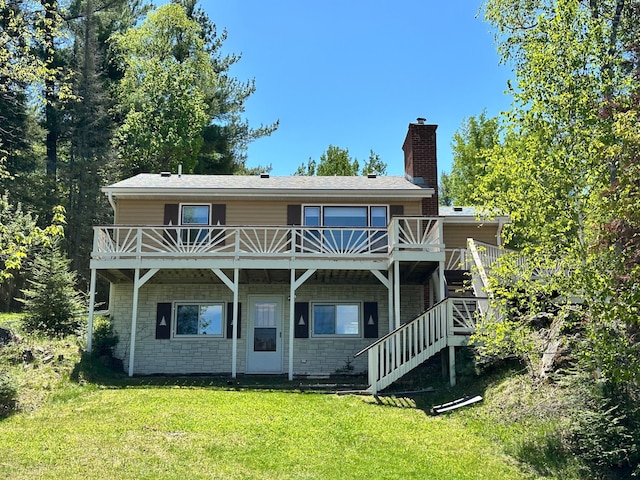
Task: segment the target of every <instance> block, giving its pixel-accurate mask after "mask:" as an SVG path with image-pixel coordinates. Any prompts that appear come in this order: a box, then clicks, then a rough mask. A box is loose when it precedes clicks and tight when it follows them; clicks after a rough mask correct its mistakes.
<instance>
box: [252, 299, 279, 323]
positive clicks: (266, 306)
mask: <svg viewBox="0 0 640 480" xmlns="http://www.w3.org/2000/svg"><path fill="white" fill-rule="evenodd" d="M277 310H278V304H277V303H274V302H256V304H255V307H254V310H253V324H254V325H255V326H256V327H275V326H276V313H277Z"/></svg>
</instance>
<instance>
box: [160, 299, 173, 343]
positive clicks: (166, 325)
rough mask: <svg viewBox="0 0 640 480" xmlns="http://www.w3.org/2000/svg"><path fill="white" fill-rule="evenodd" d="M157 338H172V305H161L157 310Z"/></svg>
mask: <svg viewBox="0 0 640 480" xmlns="http://www.w3.org/2000/svg"><path fill="white" fill-rule="evenodd" d="M156 338H157V339H167V338H171V304H170V303H159V304H158V307H157V309H156Z"/></svg>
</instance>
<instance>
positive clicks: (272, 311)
mask: <svg viewBox="0 0 640 480" xmlns="http://www.w3.org/2000/svg"><path fill="white" fill-rule="evenodd" d="M282 304H283V299H282V297H280V296H271V295H269V296H249V335H248V338H247V373H282Z"/></svg>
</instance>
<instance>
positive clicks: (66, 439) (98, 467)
mask: <svg viewBox="0 0 640 480" xmlns="http://www.w3.org/2000/svg"><path fill="white" fill-rule="evenodd" d="M82 388H83V387H78V389H79V390H82ZM84 388H87V391H86V392H78V394H77V395H71V396H69V398H67V399H66V400H60V399H58V400H54V401H53V402H50V403H48V404H46V405H45V406H43V407H41V408H39V409H37V410H35V411H34V412H32V413H22V414H18V415H14V416H11V417H9V418H7V419H5V420H3V421H0V478H11V479H29V480H31V479H34V478H38V479H46V478H51V479H72V478H90V479H96V478H109V479H116V478H118V479H123V478H132V479H133V478H135V479H140V478H176V479H178V478H179V479H192V478H232V479H235V478H251V479H254V478H266V479H269V478H278V479H280V478H309V479H311V478H319V479H320V478H322V479H336V478H355V479H357V478H363V479H364V478H366V479H393V478H398V479H408V478H419V479H482V478H486V479H492V480H493V479H501V478H504V479H517V478H532V477H527V476H525V475H523V474H522V473H521V472H520V470H519V469H518V468H517V467H516V466H515V465H514V463H513V462H512V461H510V459H509V458H508V457H507V456H505V455H504V454H502V453H501V449H500V447H499V446H497V445H496V444H494V443H491V441H490V440H489V439H488V437H487V436H484V435H480V434H477V433H472V430H470V429H468V428H466V427H465V424H464V416H447V417H444V416H443V417H430V416H428V415H426V414H425V412H423V411H422V410H420V409H418V408H414V407H413V406H412V403H411V401H398V402H395V403H396V404H397V405H398V406H389V405H381V404H378V403H376V402H375V400H374V399H373V398H371V397H358V396H337V395H327V394H321V393H298V392H276V391H236V390H223V389H210V388H166V387H165V388H162V387H160V388H149V387H129V388H119V389H96V388H94V387H84ZM391 403H392V404H393V403H394V402H391ZM402 405H404V408H402V407H401V406H402Z"/></svg>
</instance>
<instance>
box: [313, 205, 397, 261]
mask: <svg viewBox="0 0 640 480" xmlns="http://www.w3.org/2000/svg"><path fill="white" fill-rule="evenodd" d="M387 219H388V215H387V207H386V206H383V205H375V206H374V205H371V206H369V205H324V206H321V205H308V206H305V207H304V225H305V226H307V227H336V229H335V230H333V229H324V230H322V231H315V230H308V231H307V232H306V233H305V240H306V243H305V247H306V248H308V249H326V250H328V251H340V252H364V251H367V252H374V251H380V250H382V249H384V248H385V247H386V239H385V235H386V234H385V233H384V232H380V231H374V232H372V231H369V230H367V227H374V228H375V227H377V228H380V229H384V228H386V227H387ZM358 227H362V229H358Z"/></svg>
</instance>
